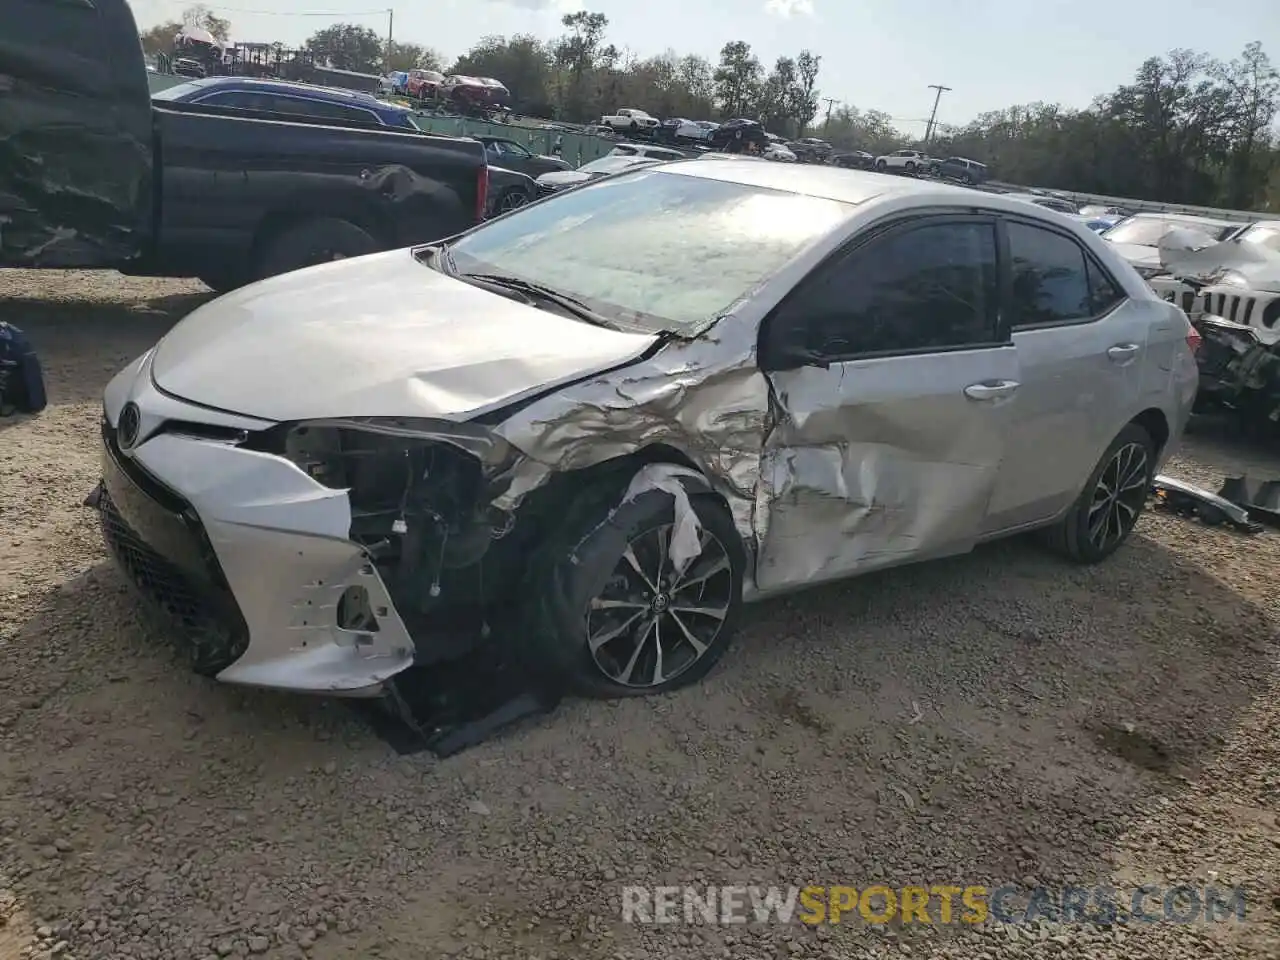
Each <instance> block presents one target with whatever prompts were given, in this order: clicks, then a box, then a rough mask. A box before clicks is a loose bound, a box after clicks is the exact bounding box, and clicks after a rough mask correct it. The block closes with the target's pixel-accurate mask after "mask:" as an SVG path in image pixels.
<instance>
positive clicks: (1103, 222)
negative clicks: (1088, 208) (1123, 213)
mask: <svg viewBox="0 0 1280 960" xmlns="http://www.w3.org/2000/svg"><path fill="white" fill-rule="evenodd" d="M1071 219H1073V220H1079V221H1080V222H1081V223H1083V224H1084V225H1085V226H1086V227H1088V228H1089V229H1090V230H1092V231H1093V232H1094V233H1106V232H1107V231H1108V230H1110V229H1111V228H1112V227H1114V226H1115V225H1116V224H1117V223H1119V222H1120V219H1121V218H1120V217H1086V216H1084V215H1082V214H1078V213H1077V214H1073V215H1072V216H1071Z"/></svg>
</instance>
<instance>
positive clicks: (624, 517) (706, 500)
mask: <svg viewBox="0 0 1280 960" xmlns="http://www.w3.org/2000/svg"><path fill="white" fill-rule="evenodd" d="M620 492H621V491H618V490H613V489H611V490H604V489H597V490H594V491H588V492H587V493H586V494H585V495H584V497H583V499H581V500H579V501H578V503H577V504H575V507H574V509H573V510H571V511H570V513H569V516H568V518H567V522H565V523H563V524H561V525H560V526H559V527H558V529H557V532H556V533H555V534H553V535H552V536H551V537H550V538H549V539H548V541H547V543H546V544H544V546H543V548H542V550H541V551H540V554H539V556H538V557H537V558H536V559H535V561H534V563H533V564H532V565H531V569H532V570H534V571H536V572H535V573H534V575H533V577H532V579H531V581H530V583H529V589H528V591H527V594H526V596H527V597H528V598H529V600H528V605H529V606H528V614H529V616H528V621H527V622H530V623H531V624H532V625H533V636H532V637H531V643H530V645H529V649H530V653H531V654H532V655H533V658H534V659H533V662H531V664H530V666H531V668H532V669H534V670H535V671H537V672H538V673H540V674H541V675H542V676H544V677H545V678H546V680H547V682H548V683H550V684H552V685H554V686H556V687H558V688H560V689H565V690H567V691H568V692H571V693H576V694H578V695H580V696H585V697H592V698H596V699H613V698H619V697H634V696H645V695H648V694H655V693H664V692H666V691H669V690H674V689H677V688H679V687H683V686H686V685H688V684H692V683H696V682H697V681H699V680H701V679H702V678H703V677H704V676H706V675H707V673H708V672H709V671H710V670H711V668H712V667H714V666H715V664H716V662H717V661H719V659H720V658H721V657H722V656H723V655H724V653H725V651H726V650H727V649H728V647H729V644H730V642H731V641H732V638H733V634H734V632H735V630H736V627H737V622H738V615H739V610H740V608H741V605H742V578H743V571H744V569H745V565H746V557H745V554H744V552H743V549H742V541H741V537H740V536H739V534H738V532H737V528H736V527H735V526H734V524H733V519H732V518H731V517H730V515H729V512H728V510H727V509H726V508H725V507H724V505H723V504H721V503H720V501H719V500H718V499H716V498H715V497H713V496H709V495H691V496H690V502H691V504H692V506H693V509H694V512H695V513H696V514H697V517H698V520H699V524H700V526H701V532H700V539H701V545H702V551H701V553H699V554H698V555H697V556H695V557H694V558H693V559H692V560H690V561H689V563H688V565H687V567H686V568H685V570H684V571H683V572H680V571H677V570H676V569H675V566H674V564H673V563H672V562H671V557H670V545H671V535H672V532H673V529H674V528H673V525H674V522H675V507H674V501H673V499H672V497H671V496H670V494H668V493H665V492H663V491H660V490H652V491H648V492H645V493H642V494H640V495H639V496H638V497H636V498H635V499H634V500H632V501H630V502H628V503H624V504H622V505H621V506H616V504H617V501H616V499H615V498H616V496H617V495H618V494H619V493H620ZM602 494H603V495H602ZM610 494H612V495H610Z"/></svg>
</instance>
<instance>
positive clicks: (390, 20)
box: [383, 10, 396, 73]
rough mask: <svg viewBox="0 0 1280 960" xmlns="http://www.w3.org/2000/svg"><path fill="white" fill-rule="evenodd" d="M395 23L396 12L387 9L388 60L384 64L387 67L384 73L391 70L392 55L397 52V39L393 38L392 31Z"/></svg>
mask: <svg viewBox="0 0 1280 960" xmlns="http://www.w3.org/2000/svg"><path fill="white" fill-rule="evenodd" d="M395 25H396V12H395V11H394V10H388V11H387V57H386V62H385V63H384V64H383V66H385V67H386V70H384V71H383V73H390V72H391V57H392V56H393V55H394V54H395V52H396V47H395V41H394V40H393V39H392V31H393V30H394V28H395Z"/></svg>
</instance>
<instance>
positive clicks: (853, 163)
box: [829, 150, 876, 170]
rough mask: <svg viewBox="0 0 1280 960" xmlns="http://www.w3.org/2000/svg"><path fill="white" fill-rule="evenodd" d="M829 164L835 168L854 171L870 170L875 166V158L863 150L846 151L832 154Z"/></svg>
mask: <svg viewBox="0 0 1280 960" xmlns="http://www.w3.org/2000/svg"><path fill="white" fill-rule="evenodd" d="M829 162H830V163H832V164H834V165H835V166H837V167H849V168H851V169H854V170H871V169H872V168H874V167H875V165H876V158H875V157H873V156H872V155H871V154H869V153H867V152H866V151H865V150H846V151H842V152H839V153H833V154H832V155H831V158H830V161H829Z"/></svg>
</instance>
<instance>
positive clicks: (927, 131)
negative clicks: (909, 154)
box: [924, 83, 951, 147]
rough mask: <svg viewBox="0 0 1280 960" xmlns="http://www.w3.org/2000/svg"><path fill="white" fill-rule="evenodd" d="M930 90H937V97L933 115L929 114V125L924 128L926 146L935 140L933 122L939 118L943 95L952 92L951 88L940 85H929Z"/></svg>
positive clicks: (934, 99)
mask: <svg viewBox="0 0 1280 960" xmlns="http://www.w3.org/2000/svg"><path fill="white" fill-rule="evenodd" d="M929 89H930V90H937V91H938V93H937V95H936V96H935V97H934V98H933V113H931V114H929V125H928V126H927V127H925V128H924V145H925V146H926V147H927V146H929V141H930V140H932V139H933V122H934V121H935V120H936V119H937V118H938V101H939V100H941V99H942V95H943V94H944V93H946V92H947V91H948V90H950V89H951V88H950V87H944V86H943V85H942V84H940V83H931V84H929Z"/></svg>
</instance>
